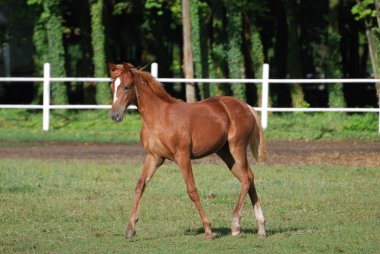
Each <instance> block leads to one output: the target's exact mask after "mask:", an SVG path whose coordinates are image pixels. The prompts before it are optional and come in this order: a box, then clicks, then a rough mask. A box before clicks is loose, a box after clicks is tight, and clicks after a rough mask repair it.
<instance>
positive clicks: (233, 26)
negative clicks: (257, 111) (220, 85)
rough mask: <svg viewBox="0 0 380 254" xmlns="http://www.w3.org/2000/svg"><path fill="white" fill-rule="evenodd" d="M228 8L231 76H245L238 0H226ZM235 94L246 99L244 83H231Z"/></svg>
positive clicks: (229, 67)
mask: <svg viewBox="0 0 380 254" xmlns="http://www.w3.org/2000/svg"><path fill="white" fill-rule="evenodd" d="M225 4H226V8H227V27H226V29H227V38H228V51H227V61H228V70H229V77H230V78H244V76H245V75H244V65H243V63H244V60H243V55H242V53H241V48H242V28H243V25H242V14H241V11H240V9H239V8H238V6H237V3H236V2H232V1H228V0H227V1H225ZM231 88H232V92H233V95H234V96H235V97H236V98H238V99H241V100H244V101H245V100H246V96H245V86H244V85H242V84H232V85H231Z"/></svg>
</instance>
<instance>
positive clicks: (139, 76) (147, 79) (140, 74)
mask: <svg viewBox="0 0 380 254" xmlns="http://www.w3.org/2000/svg"><path fill="white" fill-rule="evenodd" d="M125 64H127V65H128V67H129V68H130V70H131V72H132V74H133V78H134V80H135V81H138V82H140V84H141V85H147V86H148V87H149V88H150V90H151V91H152V92H153V93H154V94H155V95H157V96H158V97H160V98H161V99H163V100H164V101H166V102H175V101H179V100H178V99H175V98H173V97H171V96H170V95H169V94H168V93H167V92H166V91H165V89H164V88H163V85H162V84H161V83H160V82H158V81H157V80H156V79H155V78H154V77H153V76H152V75H151V74H150V73H149V72H146V71H144V69H145V67H146V66H145V67H143V68H136V67H134V66H133V65H132V64H129V63H124V64H116V65H114V69H113V70H112V71H111V77H112V78H113V79H115V78H117V77H118V76H120V75H122V74H124V73H125V70H124V65H125Z"/></svg>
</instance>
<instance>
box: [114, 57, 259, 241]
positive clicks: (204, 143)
mask: <svg viewBox="0 0 380 254" xmlns="http://www.w3.org/2000/svg"><path fill="white" fill-rule="evenodd" d="M109 69H110V73H111V77H112V83H111V92H112V95H113V103H112V109H111V112H110V116H111V118H112V120H113V121H116V122H120V121H122V120H123V115H124V112H125V111H126V109H127V107H128V106H129V105H131V104H135V105H137V107H138V111H139V113H140V116H141V120H142V129H141V143H142V145H143V147H144V149H145V150H146V152H147V156H146V159H145V163H144V168H143V171H142V173H141V175H140V178H139V180H138V181H137V184H136V189H135V198H134V201H133V205H132V213H131V216H130V218H129V223H128V227H127V230H126V237H127V238H130V237H133V236H134V235H135V234H136V230H135V224H136V222H137V220H138V210H139V205H140V199H141V196H142V194H143V192H144V189H145V187H146V185H147V184H148V182H149V180H150V179H151V178H152V176H153V175H154V173H155V172H156V170H157V168H158V167H160V166H161V165H162V164H163V163H164V161H165V159H168V160H171V161H174V162H175V163H176V164H177V165H178V166H179V168H180V170H181V172H182V174H183V177H184V179H185V182H186V187H187V193H188V195H189V197H190V199H191V200H192V201H193V202H194V204H195V207H196V208H197V210H198V212H199V215H200V217H201V219H202V222H203V226H204V228H205V237H206V239H212V238H213V233H212V231H211V228H210V225H211V222H210V220H209V219H208V218H207V216H206V214H205V212H204V210H203V208H202V205H201V202H200V199H199V194H198V191H197V188H196V185H195V182H194V177H193V170H192V166H191V161H190V160H191V159H196V158H202V157H205V156H207V155H210V154H212V153H216V154H217V155H218V156H219V157H220V158H221V159H222V160H223V161H224V162H225V163H226V164H227V166H228V168H229V169H230V171H231V172H232V173H233V174H234V175H235V176H236V177H237V179H238V180H239V181H240V183H241V191H240V196H239V198H238V201H237V204H236V207H235V209H234V210H233V216H232V224H231V232H232V235H237V234H239V232H240V224H239V221H240V213H241V209H242V205H243V202H244V199H245V197H246V195H247V193H248V194H249V197H250V199H251V201H252V205H253V208H254V212H255V216H256V222H257V226H258V235H259V236H265V235H266V233H265V226H264V224H265V219H264V215H263V212H262V210H261V207H260V203H259V200H258V197H257V193H256V189H255V185H254V175H253V173H252V170H251V168H250V166H249V164H248V161H247V146H248V145H249V146H250V147H251V151H252V153H253V155H254V157H255V158H256V160H258V161H261V160H263V159H264V156H265V145H264V140H263V132H262V129H261V127H260V123H259V117H258V115H257V113H256V112H255V111H254V110H253V108H252V107H250V106H249V105H247V104H246V103H244V102H241V101H239V100H237V99H235V98H232V97H225V96H220V97H212V98H209V99H207V100H204V101H200V102H196V103H186V102H183V101H180V100H177V99H175V98H173V97H171V96H170V95H169V94H168V93H167V92H166V91H165V90H164V89H163V88H162V86H161V84H160V83H159V82H158V81H157V80H156V79H155V78H154V77H152V76H151V75H150V74H149V73H147V72H144V71H141V70H138V69H136V68H134V67H133V66H132V65H131V64H126V63H124V64H119V65H114V64H110V65H109Z"/></svg>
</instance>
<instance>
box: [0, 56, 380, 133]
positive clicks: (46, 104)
mask: <svg viewBox="0 0 380 254" xmlns="http://www.w3.org/2000/svg"><path fill="white" fill-rule="evenodd" d="M151 74H152V75H153V76H154V77H156V78H157V80H158V81H160V82H162V83H196V82H200V83H241V84H260V83H261V84H262V100H261V101H262V105H261V107H255V109H256V110H258V111H261V125H262V127H263V128H264V129H266V128H267V127H268V112H360V113H364V112H373V113H378V114H379V126H378V131H379V133H380V108H272V107H268V104H269V84H295V83H298V84H316V83H318V84H321V83H325V84H334V83H335V84H336V83H343V84H345V83H357V84H363V83H367V84H368V83H380V79H270V78H269V65H268V64H264V65H263V74H262V78H261V79H204V78H194V79H184V78H158V65H157V63H153V64H152V66H151ZM110 81H111V79H110V78H83V77H50V64H49V63H45V64H44V76H43V77H0V82H43V103H42V105H25V104H23V105H20V104H12V105H9V104H8V105H6V104H0V108H9V109H17V108H21V109H42V111H43V113H42V115H43V126H42V129H43V130H44V131H48V130H49V121H50V110H51V109H110V108H111V106H110V105H51V104H50V93H51V91H50V83H51V82H110ZM129 109H136V106H131V107H129Z"/></svg>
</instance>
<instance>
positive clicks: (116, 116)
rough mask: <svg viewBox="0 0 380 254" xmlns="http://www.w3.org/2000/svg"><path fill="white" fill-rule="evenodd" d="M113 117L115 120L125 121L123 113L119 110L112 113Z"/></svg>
mask: <svg viewBox="0 0 380 254" xmlns="http://www.w3.org/2000/svg"><path fill="white" fill-rule="evenodd" d="M111 119H112V121H114V122H121V121H123V115H122V114H120V113H119V112H114V113H111Z"/></svg>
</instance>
